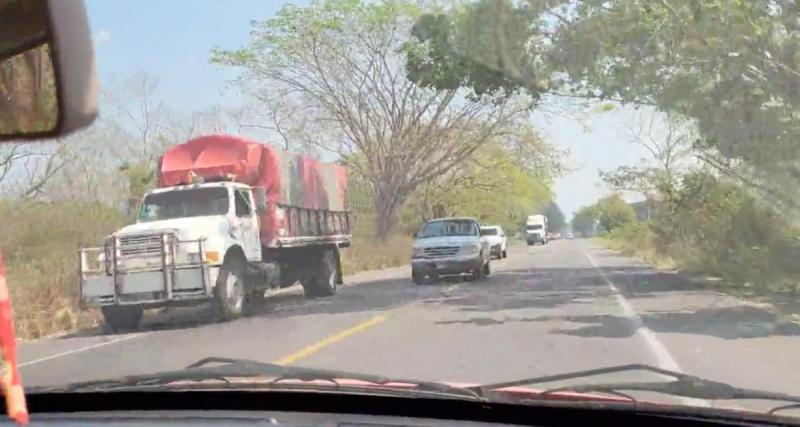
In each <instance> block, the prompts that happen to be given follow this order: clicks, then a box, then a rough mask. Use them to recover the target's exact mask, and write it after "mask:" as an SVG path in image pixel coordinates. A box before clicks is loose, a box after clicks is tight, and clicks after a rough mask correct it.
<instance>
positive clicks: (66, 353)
mask: <svg viewBox="0 0 800 427" xmlns="http://www.w3.org/2000/svg"><path fill="white" fill-rule="evenodd" d="M142 335H143V334H130V335H125V336H121V337H118V338H114V339H111V340H108V341H103V342H100V343H97V344H92V345H87V346H86V347H79V348H75V349H72V350H67V351H62V352H61V353H56V354H51V355H50V356H45V357H40V358H38V359H33V360H29V361H27V362H23V363H20V364H19V365H18V366H19V367H20V368H24V367H25V366H30V365H35V364H37V363H42V362H47V361H48V360H53V359H58V358H59V357H64V356H69V355H71V354H75V353H82V352H84V351H88V350H94V349H96V348H100V347H105V346H107V345H111V344H116V343H118V342H122V341H127V340H130V339H133V338H138V337H140V336H142Z"/></svg>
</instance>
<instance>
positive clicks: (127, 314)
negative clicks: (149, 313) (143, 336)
mask: <svg viewBox="0 0 800 427" xmlns="http://www.w3.org/2000/svg"><path fill="white" fill-rule="evenodd" d="M100 310H101V311H102V312H103V318H104V319H105V321H106V326H107V327H108V329H110V330H111V332H126V331H132V330H135V329H137V328H138V327H139V323H140V322H141V321H142V314H143V313H144V309H143V308H142V307H140V306H135V305H109V306H105V307H102V308H101V309H100Z"/></svg>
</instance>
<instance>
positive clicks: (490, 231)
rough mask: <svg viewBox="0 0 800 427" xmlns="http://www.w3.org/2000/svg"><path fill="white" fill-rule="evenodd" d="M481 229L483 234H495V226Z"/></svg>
mask: <svg viewBox="0 0 800 427" xmlns="http://www.w3.org/2000/svg"><path fill="white" fill-rule="evenodd" d="M481 231H483V235H484V236H497V229H496V228H481Z"/></svg>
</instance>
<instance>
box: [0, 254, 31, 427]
mask: <svg viewBox="0 0 800 427" xmlns="http://www.w3.org/2000/svg"><path fill="white" fill-rule="evenodd" d="M0 353H1V354H2V357H1V358H0V359H2V362H1V363H2V367H0V372H1V375H0V388H2V391H3V395H4V396H5V398H6V412H7V413H8V416H9V417H11V418H13V419H14V421H16V422H18V423H19V424H27V423H28V408H27V405H26V404H25V392H24V391H23V389H22V381H21V380H20V376H19V368H18V366H17V337H16V335H15V334H14V317H13V311H12V310H11V295H10V294H9V292H8V281H7V279H6V268H5V264H4V263H3V254H2V253H0Z"/></svg>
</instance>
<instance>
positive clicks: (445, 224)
mask: <svg viewBox="0 0 800 427" xmlns="http://www.w3.org/2000/svg"><path fill="white" fill-rule="evenodd" d="M482 234H483V233H481V229H480V225H479V224H478V220H476V219H474V218H441V219H434V220H431V221H428V222H426V223H425V224H424V225H423V226H422V230H420V232H419V233H417V239H416V241H415V242H414V247H413V248H412V255H411V280H412V281H413V282H414V284H417V285H422V284H424V283H428V282H433V281H435V280H437V279H438V278H439V277H443V276H462V275H467V278H468V279H470V280H478V279H481V278H482V277H484V276H488V275H489V273H490V272H491V270H490V266H489V261H490V260H491V254H490V248H489V241H488V240H487V238H486V237H485V236H483V235H482Z"/></svg>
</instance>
